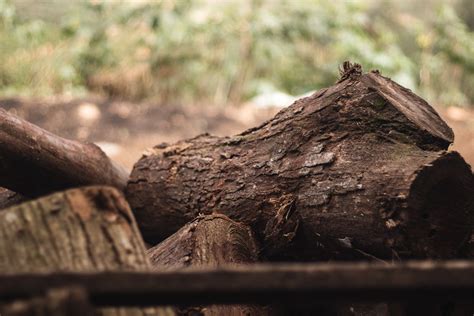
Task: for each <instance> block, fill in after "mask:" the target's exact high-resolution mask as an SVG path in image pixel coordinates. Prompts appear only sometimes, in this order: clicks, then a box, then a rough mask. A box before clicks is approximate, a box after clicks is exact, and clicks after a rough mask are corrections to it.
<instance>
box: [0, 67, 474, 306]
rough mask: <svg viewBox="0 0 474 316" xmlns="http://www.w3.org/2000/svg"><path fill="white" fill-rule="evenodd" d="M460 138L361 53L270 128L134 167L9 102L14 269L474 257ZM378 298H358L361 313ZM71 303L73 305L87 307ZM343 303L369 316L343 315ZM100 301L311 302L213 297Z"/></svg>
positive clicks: (1, 266) (0, 243) (0, 230)
mask: <svg viewBox="0 0 474 316" xmlns="http://www.w3.org/2000/svg"><path fill="white" fill-rule="evenodd" d="M453 138H454V135H453V132H452V130H451V129H450V128H449V127H448V126H447V125H446V123H445V122H444V121H443V120H442V119H441V118H440V117H439V115H438V114H437V113H436V112H435V111H434V109H433V108H432V107H431V106H430V105H429V104H428V103H427V102H426V101H424V100H423V99H421V98H420V97H418V96H416V95H415V94H414V93H413V92H411V91H410V90H408V89H405V88H403V87H401V86H400V85H398V84H397V83H395V82H393V81H391V80H390V79H388V78H386V77H383V76H382V75H380V74H379V73H378V72H377V71H373V72H370V73H365V74H363V73H362V71H361V69H360V66H359V65H357V64H350V63H345V64H344V67H343V69H342V71H341V79H340V80H339V81H338V82H337V83H336V84H335V85H333V86H332V87H329V88H326V89H322V90H320V91H318V92H316V93H315V94H313V95H311V96H309V97H306V98H303V99H300V100H298V101H296V102H295V103H294V104H292V105H290V106H289V107H287V108H285V109H283V110H282V111H280V112H279V113H278V114H277V115H276V116H275V117H274V118H272V119H271V120H269V121H267V122H265V123H263V124H262V125H260V126H258V127H255V128H252V129H249V130H247V131H244V132H243V133H241V134H239V135H236V136H232V137H214V136H211V135H207V134H205V135H200V136H198V137H196V138H193V139H189V140H184V141H180V142H178V143H176V144H171V145H170V144H160V145H157V146H156V147H154V148H153V149H151V150H147V151H146V153H145V154H144V155H143V157H142V158H141V159H140V160H139V161H138V162H137V163H136V164H135V166H134V168H133V171H132V172H131V175H129V174H128V173H127V172H126V171H125V170H124V169H123V168H121V167H120V166H117V165H116V164H115V163H114V162H112V161H111V160H110V159H109V158H108V157H107V156H106V155H105V154H104V153H103V152H102V151H101V150H100V149H99V148H98V147H97V146H95V145H94V144H84V143H80V142H77V141H72V140H66V139H63V138H60V137H58V136H56V135H53V134H51V133H49V132H47V131H45V130H43V129H41V128H39V127H37V126H35V125H33V124H31V123H28V122H26V121H24V120H22V119H20V118H18V117H16V116H14V115H12V114H10V113H8V112H6V111H4V110H1V109H0V186H2V187H4V188H5V189H1V191H0V208H2V210H1V211H0V226H1V227H0V271H1V272H0V273H7V272H12V273H19V272H43V271H47V272H55V271H117V270H119V271H121V270H140V271H141V270H145V271H147V270H148V271H150V270H159V271H161V270H170V269H185V268H187V267H191V266H207V267H218V266H221V265H228V264H231V265H232V264H248V263H253V262H262V261H265V262H281V261H286V262H288V261H291V262H302V261H304V262H308V261H334V260H366V261H377V262H385V263H391V262H398V261H403V260H407V259H458V258H471V257H472V256H473V254H474V235H473V224H474V177H473V174H472V171H471V168H470V166H469V165H468V164H467V163H466V162H465V161H464V159H463V158H462V157H461V155H460V154H459V153H457V152H453V151H448V147H449V146H450V144H451V143H452V142H453ZM143 240H144V241H145V242H146V244H147V245H150V247H146V246H145V243H144V241H143ZM147 248H148V249H147ZM68 295H69V294H68ZM70 296H71V295H69V296H68V297H70ZM50 301H51V300H50ZM50 301H48V302H50ZM119 303H120V302H118V304H117V305H120V304H119ZM33 305H34V304H33ZM33 305H32V303H31V302H24V303H23V304H20V303H18V304H16V305H15V304H14V305H8V306H7V307H5V311H6V312H4V313H5V314H7V312H8V313H10V314H11V315H24V314H21V313H22V312H23V313H26V312H25V311H31V310H32V309H35V310H39V309H41V310H42V311H45V310H49V311H50V310H54V306H56V307H57V305H58V304H56V305H55V304H53V303H51V302H50V303H48V304H43V305H42V307H38V306H39V305H41V304H38V303H36V305H34V306H33ZM52 305H54V306H53V307H51V306H52ZM66 305H67V304H66ZM379 305H380V304H379ZM379 305H377V306H375V305H373V306H370V305H367V306H358V307H357V308H359V315H368V314H370V313H374V312H376V309H378V310H379V309H380V306H379ZM32 306H33V307H32ZM66 307H68V308H70V311H69V312H65V314H64V313H63V314H60V315H76V314H73V312H72V310H74V308H72V309H71V307H70V306H69V305H68V306H66ZM344 308H347V311H351V312H352V313H356V312H357V308H356V311H354V306H352V307H350V308H349V307H344V306H341V307H340V308H339V309H338V311H337V312H338V313H343V312H344V311H343V309H344ZM66 309H67V308H66ZM322 310H323V309H321V310H319V312H320V313H324V311H322ZM388 310H389V309H386V311H388ZM75 312H76V313H78V314H77V315H80V314H81V313H83V312H79V311H78V310H76V311H75ZM96 312H97V313H101V314H103V315H174V314H176V313H181V314H182V313H185V314H193V315H194V314H205V315H264V314H274V313H280V314H281V313H286V314H291V313H296V312H297V311H296V310H292V309H291V307H279V308H278V309H277V308H269V307H268V308H267V307H261V306H220V305H213V306H207V307H203V306H200V307H193V308H190V307H172V308H171V307H170V308H162V307H161V308H151V309H150V308H107V309H101V310H98V311H96ZM299 312H302V311H299ZM313 312H315V310H312V311H309V312H308V313H310V314H311V313H313ZM15 313H16V314H15ZM331 313H332V312H331ZM387 313H388V312H387ZM46 314H47V313H46ZM51 314H52V313H51ZM2 315H3V314H2ZM35 315H36V314H35ZM38 315H39V314H38ZM58 315H59V314H58Z"/></svg>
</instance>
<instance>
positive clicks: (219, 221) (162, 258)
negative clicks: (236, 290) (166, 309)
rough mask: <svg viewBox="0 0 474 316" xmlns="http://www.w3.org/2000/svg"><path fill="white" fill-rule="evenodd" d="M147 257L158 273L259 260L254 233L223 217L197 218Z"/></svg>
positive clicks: (231, 310) (221, 309) (241, 309)
mask: <svg viewBox="0 0 474 316" xmlns="http://www.w3.org/2000/svg"><path fill="white" fill-rule="evenodd" d="M147 253H148V256H149V258H150V261H151V263H152V265H153V267H154V269H156V270H157V271H166V270H180V269H184V268H189V267H196V266H197V267H207V268H217V267H220V266H222V265H225V266H229V265H238V264H247V263H253V262H256V261H257V258H258V253H257V246H256V244H255V241H254V237H253V235H252V233H251V232H250V229H249V228H248V227H246V226H245V225H242V224H239V223H236V222H234V221H232V220H231V219H229V218H228V217H226V216H224V215H219V214H213V215H207V216H199V217H197V218H196V219H194V220H193V221H191V222H190V223H188V224H187V225H185V226H184V227H183V228H181V229H180V230H179V231H177V232H176V233H175V234H173V235H171V236H170V237H168V238H167V239H166V240H164V241H163V242H161V243H160V244H158V245H156V246H155V247H153V248H150V249H148V251H147ZM182 313H183V314H187V315H194V314H195V313H197V314H199V315H207V316H211V315H235V316H237V315H256V316H257V315H266V314H267V313H268V310H267V309H265V308H264V307H257V306H246V305H212V306H200V307H192V308H185V309H183V310H182Z"/></svg>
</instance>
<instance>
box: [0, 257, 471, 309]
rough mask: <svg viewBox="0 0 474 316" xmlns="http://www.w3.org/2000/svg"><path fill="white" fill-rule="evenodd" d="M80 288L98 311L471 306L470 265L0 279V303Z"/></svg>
mask: <svg viewBox="0 0 474 316" xmlns="http://www.w3.org/2000/svg"><path fill="white" fill-rule="evenodd" d="M62 287H82V288H84V289H85V290H86V291H87V292H88V293H89V296H90V300H91V302H92V303H93V304H95V305H97V306H108V305H114V306H117V305H121V306H131V305H140V306H145V305H148V306H156V305H173V304H180V305H183V304H185V305H188V304H236V303H239V304H240V303H256V304H268V303H278V304H290V303H304V304H320V303H328V302H331V303H332V302H341V301H344V302H375V301H403V302H407V301H413V300H417V301H418V302H419V301H420V300H421V301H427V300H429V301H431V302H441V301H442V302H446V301H451V302H472V301H474V262H469V261H449V262H432V261H418V262H408V263H404V264H396V265H384V264H369V263H350V264H348V263H324V264H291V265H290V264H284V265H263V264H262V265H251V266H250V265H247V266H237V267H236V266H233V267H223V268H218V269H193V270H182V271H174V272H92V273H66V272H61V273H51V274H38V273H35V274H14V275H2V276H0V299H1V300H11V299H18V298H22V297H29V296H32V295H37V294H41V293H44V292H45V291H47V290H48V289H51V288H62Z"/></svg>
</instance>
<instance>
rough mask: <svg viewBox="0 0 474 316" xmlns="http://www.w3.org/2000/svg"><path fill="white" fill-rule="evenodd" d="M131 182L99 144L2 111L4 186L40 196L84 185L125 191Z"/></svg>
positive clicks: (0, 140) (0, 160) (0, 175)
mask: <svg viewBox="0 0 474 316" xmlns="http://www.w3.org/2000/svg"><path fill="white" fill-rule="evenodd" d="M127 179H128V173H127V172H126V171H125V170H124V169H123V168H122V167H120V166H119V165H117V164H115V163H114V162H113V161H112V160H110V159H109V158H108V157H107V156H106V155H105V153H104V152H103V151H102V150H101V149H100V148H99V147H97V146H96V145H94V144H84V143H81V142H77V141H72V140H68V139H64V138H61V137H59V136H56V135H54V134H52V133H50V132H48V131H45V130H43V129H41V128H40V127H38V126H36V125H33V124H31V123H29V122H27V121H25V120H23V119H21V118H19V117H17V116H14V115H13V114H11V113H9V112H7V111H5V110H4V109H0V186H3V187H5V188H8V189H10V190H12V191H15V192H18V193H21V194H23V195H25V196H29V197H36V196H39V195H44V194H47V193H51V192H53V191H58V190H64V189H67V188H72V187H79V186H84V185H110V186H113V187H116V188H118V189H123V188H124V187H125V184H126V182H127Z"/></svg>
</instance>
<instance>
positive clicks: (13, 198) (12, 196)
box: [0, 188, 28, 210]
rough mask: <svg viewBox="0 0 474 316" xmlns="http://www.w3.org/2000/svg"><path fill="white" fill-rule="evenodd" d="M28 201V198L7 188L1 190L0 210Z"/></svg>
mask: <svg viewBox="0 0 474 316" xmlns="http://www.w3.org/2000/svg"><path fill="white" fill-rule="evenodd" d="M27 200H28V198H26V197H24V196H22V195H21V194H19V193H16V192H13V191H10V190H8V189H5V188H0V210H1V209H4V208H7V207H10V206H13V205H16V204H19V203H22V202H26V201H27Z"/></svg>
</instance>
